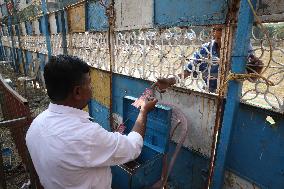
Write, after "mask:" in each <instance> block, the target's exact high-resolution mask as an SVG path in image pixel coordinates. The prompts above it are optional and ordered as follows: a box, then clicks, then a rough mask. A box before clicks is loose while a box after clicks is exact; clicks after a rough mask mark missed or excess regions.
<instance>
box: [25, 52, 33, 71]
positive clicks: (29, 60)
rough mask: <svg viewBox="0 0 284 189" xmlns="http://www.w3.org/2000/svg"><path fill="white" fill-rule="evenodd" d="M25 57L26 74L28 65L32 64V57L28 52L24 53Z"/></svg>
mask: <svg viewBox="0 0 284 189" xmlns="http://www.w3.org/2000/svg"><path fill="white" fill-rule="evenodd" d="M25 55H26V64H25V70H26V72H28V71H29V65H30V63H31V62H32V58H33V57H32V53H31V52H29V51H26V53H25Z"/></svg>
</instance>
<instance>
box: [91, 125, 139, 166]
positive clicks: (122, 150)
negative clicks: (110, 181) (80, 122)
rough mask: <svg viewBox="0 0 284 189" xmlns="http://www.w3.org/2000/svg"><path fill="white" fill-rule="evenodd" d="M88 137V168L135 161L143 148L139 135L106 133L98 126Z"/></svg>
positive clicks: (134, 133)
mask: <svg viewBox="0 0 284 189" xmlns="http://www.w3.org/2000/svg"><path fill="white" fill-rule="evenodd" d="M89 137H90V138H89ZM89 137H88V140H89V141H88V143H89V154H88V160H87V162H88V166H90V167H103V166H111V165H119V164H123V163H126V162H129V161H131V160H134V159H136V158H137V157H138V156H139V155H140V153H141V150H142V147H143V138H142V136H141V135H140V134H139V133H136V132H130V133H129V134H128V135H122V134H120V133H118V132H115V133H113V132H108V131H107V130H105V129H104V128H102V127H101V126H99V125H98V124H95V127H94V130H93V131H91V133H90V135H89Z"/></svg>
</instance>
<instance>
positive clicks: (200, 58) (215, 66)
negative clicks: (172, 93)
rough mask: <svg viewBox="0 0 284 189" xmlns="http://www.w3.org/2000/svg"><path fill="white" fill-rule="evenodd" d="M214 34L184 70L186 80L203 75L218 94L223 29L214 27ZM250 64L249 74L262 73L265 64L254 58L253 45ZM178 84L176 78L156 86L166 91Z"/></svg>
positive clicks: (211, 89) (159, 80)
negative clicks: (191, 76)
mask: <svg viewBox="0 0 284 189" xmlns="http://www.w3.org/2000/svg"><path fill="white" fill-rule="evenodd" d="M212 34H213V38H214V39H213V40H211V41H210V42H208V43H205V44H203V45H202V47H201V48H200V50H199V51H197V52H195V53H194V54H193V57H192V58H191V59H190V60H189V63H188V65H187V66H186V67H185V70H184V78H187V77H189V76H190V75H191V74H193V77H195V78H196V77H197V75H198V73H199V74H202V78H203V80H204V82H205V83H206V85H207V87H208V90H209V91H210V92H216V89H217V79H218V70H219V57H220V47H221V37H222V27H220V26H216V27H214V28H213V31H212ZM210 55H212V58H211V61H210V57H209V56H210ZM204 59H208V60H209V61H210V62H206V61H205V60H204ZM248 62H249V63H250V64H249V65H247V72H248V73H252V72H256V73H261V71H262V67H263V63H262V62H261V60H259V59H258V58H257V57H255V56H254V54H253V50H252V46H251V44H249V50H248ZM208 76H209V79H208ZM179 77H181V74H179ZM208 81H209V82H208ZM176 83H177V81H176V79H175V78H162V79H158V81H157V82H156V83H155V85H156V86H157V87H158V88H159V89H160V90H162V91H164V90H165V89H166V88H168V87H170V86H172V85H174V84H176Z"/></svg>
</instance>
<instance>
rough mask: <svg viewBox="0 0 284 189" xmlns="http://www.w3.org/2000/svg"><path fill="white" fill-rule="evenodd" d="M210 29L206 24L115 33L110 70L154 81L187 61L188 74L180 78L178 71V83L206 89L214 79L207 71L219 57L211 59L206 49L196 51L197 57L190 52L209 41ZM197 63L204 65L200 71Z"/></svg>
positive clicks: (173, 72)
mask: <svg viewBox="0 0 284 189" xmlns="http://www.w3.org/2000/svg"><path fill="white" fill-rule="evenodd" d="M210 31H211V28H210V27H203V28H202V27H191V28H170V29H165V30H157V29H152V30H135V31H126V32H116V33H115V37H116V41H115V66H114V70H113V71H114V72H116V73H119V74H124V75H129V76H132V77H137V78H142V79H147V80H151V81H155V80H156V79H157V78H168V77H173V76H175V77H176V76H177V75H178V74H181V73H183V70H184V69H185V68H186V66H187V65H188V64H190V65H191V66H192V69H191V70H192V72H191V75H190V76H189V77H188V78H184V76H183V74H181V76H180V77H178V80H180V82H179V84H178V86H180V87H186V88H191V89H196V90H199V91H206V92H209V90H208V85H209V83H210V82H211V80H212V79H217V77H216V76H217V75H214V76H213V75H212V74H211V72H210V67H211V66H212V65H216V64H218V63H219V59H218V60H216V59H215V60H214V58H212V57H213V56H212V54H211V53H212V52H210V51H208V55H207V56H203V55H201V54H199V56H200V59H198V60H197V59H195V58H194V57H193V56H192V55H193V53H194V52H198V51H199V50H200V48H201V47H202V44H204V43H206V42H210V40H211V38H212V37H211V33H210ZM201 62H202V63H206V64H207V67H208V68H207V69H205V70H202V71H200V69H199V65H200V64H201ZM205 77H206V78H208V80H207V83H205V82H204V78H205Z"/></svg>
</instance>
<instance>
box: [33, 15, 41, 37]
mask: <svg viewBox="0 0 284 189" xmlns="http://www.w3.org/2000/svg"><path fill="white" fill-rule="evenodd" d="M32 23H33V31H34V33H35V34H36V35H39V34H40V31H39V21H38V20H37V19H36V20H33V22H32Z"/></svg>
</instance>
